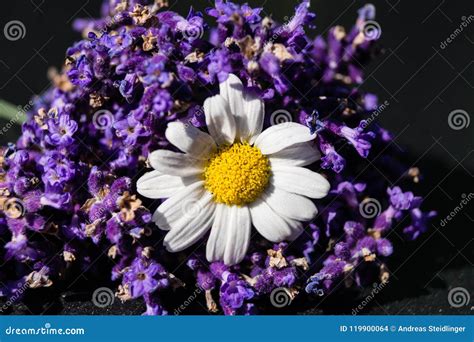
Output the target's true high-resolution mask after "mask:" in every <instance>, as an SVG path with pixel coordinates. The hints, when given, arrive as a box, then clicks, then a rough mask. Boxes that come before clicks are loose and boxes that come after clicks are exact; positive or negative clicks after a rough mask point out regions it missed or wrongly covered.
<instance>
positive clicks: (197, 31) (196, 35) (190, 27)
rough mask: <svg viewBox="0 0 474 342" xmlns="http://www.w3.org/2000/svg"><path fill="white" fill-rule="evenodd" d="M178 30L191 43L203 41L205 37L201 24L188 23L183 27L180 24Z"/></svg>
mask: <svg viewBox="0 0 474 342" xmlns="http://www.w3.org/2000/svg"><path fill="white" fill-rule="evenodd" d="M178 30H179V31H181V33H182V34H183V37H184V38H186V39H187V40H189V41H193V40H196V39H201V38H202V37H203V35H204V28H203V26H202V25H200V23H198V22H196V23H195V24H193V23H192V22H186V23H185V24H184V25H183V26H182V27H181V26H180V25H179V24H178Z"/></svg>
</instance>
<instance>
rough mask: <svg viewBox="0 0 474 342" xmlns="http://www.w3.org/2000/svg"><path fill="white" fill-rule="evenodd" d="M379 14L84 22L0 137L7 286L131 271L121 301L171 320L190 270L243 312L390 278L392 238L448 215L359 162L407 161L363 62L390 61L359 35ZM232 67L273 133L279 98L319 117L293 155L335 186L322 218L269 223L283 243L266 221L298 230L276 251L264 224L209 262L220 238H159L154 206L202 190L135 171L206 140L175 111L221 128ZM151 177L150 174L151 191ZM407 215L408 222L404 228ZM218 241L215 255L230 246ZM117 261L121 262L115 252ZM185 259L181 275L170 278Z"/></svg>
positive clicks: (399, 169)
mask: <svg viewBox="0 0 474 342" xmlns="http://www.w3.org/2000/svg"><path fill="white" fill-rule="evenodd" d="M374 16H375V8H374V7H373V6H372V5H366V6H364V7H363V8H362V9H361V10H359V12H358V16H357V20H356V23H355V25H354V27H353V28H352V29H350V30H347V31H346V30H345V29H343V28H342V27H340V26H338V27H334V28H331V29H330V30H328V33H327V35H326V36H324V37H323V36H318V37H315V38H309V37H308V36H307V35H306V33H305V30H307V29H308V28H311V27H313V26H312V25H313V23H314V22H315V14H314V13H312V12H311V10H310V8H309V1H302V2H301V3H300V4H299V5H298V6H297V8H296V9H295V14H294V15H293V16H291V15H289V16H288V17H291V19H290V20H289V21H288V22H287V23H284V24H281V23H277V22H275V21H274V20H273V19H272V18H270V17H266V16H265V12H264V11H263V10H262V9H261V8H252V7H250V6H249V5H247V4H245V5H239V4H235V3H232V2H228V1H223V0H216V1H215V4H214V6H212V7H211V8H209V9H207V10H206V12H205V13H199V12H196V11H194V10H190V11H189V13H187V14H185V15H181V14H178V13H175V12H173V11H170V10H167V9H166V8H165V5H164V4H162V3H161V2H160V1H158V2H153V1H151V0H130V1H122V2H120V1H105V2H104V6H103V7H102V14H101V18H99V19H89V20H80V21H76V22H75V24H74V27H75V28H76V29H79V30H81V31H83V32H82V33H83V37H85V38H84V39H82V40H80V41H79V42H77V43H75V44H74V45H73V46H72V47H70V48H69V49H68V50H67V52H66V56H67V58H66V62H65V64H64V66H63V69H62V70H61V72H60V73H58V74H57V75H56V76H55V77H53V87H52V88H51V89H49V90H48V91H46V92H45V93H44V94H42V95H41V96H40V97H39V98H38V99H36V100H35V101H34V105H33V107H32V109H31V110H30V111H29V112H28V114H27V120H26V122H25V123H24V124H23V126H22V134H21V136H20V137H19V139H18V141H17V142H16V143H15V144H10V145H8V146H5V147H2V148H0V207H2V209H3V210H2V211H1V212H0V241H2V243H1V248H0V255H2V257H3V259H4V261H5V263H4V265H2V270H1V271H0V284H2V287H1V288H0V296H10V295H11V294H12V293H15V292H16V291H18V288H17V287H18V286H17V284H18V283H19V282H24V281H25V280H27V279H29V280H31V283H32V284H34V287H35V288H36V287H38V288H39V287H46V286H51V285H52V284H55V283H56V282H58V281H59V280H60V279H61V277H62V276H63V275H66V274H69V272H64V270H66V268H67V269H68V270H72V271H71V272H74V271H73V270H77V271H78V272H81V273H82V272H85V273H86V274H89V273H99V272H100V273H104V272H108V273H109V274H110V278H111V280H113V281H116V282H118V283H120V285H119V288H118V296H119V297H120V299H122V300H130V299H132V298H138V297H143V299H144V300H145V304H146V312H145V314H147V315H161V314H166V313H167V312H169V311H170V310H172V309H173V308H167V307H165V305H164V303H165V302H164V301H162V300H161V297H162V293H163V292H164V290H168V289H170V288H175V287H176V286H183V285H182V282H180V281H178V280H177V279H178V277H183V278H184V279H191V278H193V277H194V278H195V280H193V279H191V283H192V282H195V283H197V284H198V286H199V287H200V288H202V289H203V290H204V297H205V300H206V303H207V307H208V309H209V310H210V311H212V312H215V311H220V312H222V313H224V314H229V315H235V314H255V313H256V312H257V310H256V303H257V302H258V303H262V302H264V301H262V299H266V298H268V296H269V294H270V293H271V291H272V290H273V289H275V288H278V287H285V288H287V289H289V290H290V291H291V293H298V292H299V295H298V296H302V297H303V296H305V295H308V293H315V294H317V295H327V294H328V293H330V292H331V291H332V290H334V289H344V288H352V289H358V287H359V286H365V285H366V284H370V283H373V282H374V281H379V280H381V279H382V278H383V279H385V277H386V276H387V274H388V273H387V270H386V267H385V263H386V261H387V260H388V259H390V256H391V255H392V254H395V253H397V252H398V250H397V248H396V247H397V246H396V245H394V244H393V243H392V242H391V234H390V232H392V231H393V230H396V231H397V232H401V233H402V234H400V235H403V236H405V237H406V239H407V240H415V239H417V238H418V237H419V236H420V235H422V234H423V233H424V232H426V231H427V230H428V229H429V226H430V220H431V219H432V218H433V217H434V215H435V212H433V211H427V212H425V211H423V210H422V209H421V205H422V198H421V197H419V196H417V195H415V194H414V193H413V192H411V191H410V189H405V188H404V187H403V188H402V187H401V186H400V185H399V184H395V185H391V184H388V183H387V181H386V178H384V177H380V175H379V173H378V171H377V172H372V171H371V170H370V169H367V170H366V171H365V172H361V170H365V168H366V165H367V163H366V162H364V161H363V160H362V159H363V158H369V159H370V158H371V156H372V152H371V151H372V150H373V149H374V148H376V149H377V151H381V155H380V157H379V158H377V160H375V161H373V162H374V163H379V161H383V165H379V164H377V167H381V168H383V169H389V170H387V173H390V175H389V176H391V177H393V179H399V178H401V175H403V174H404V173H405V172H406V167H405V166H404V165H403V164H402V163H400V162H399V160H401V158H399V154H398V152H397V151H395V150H392V149H390V145H389V143H390V141H391V139H392V138H391V134H390V132H388V131H387V130H386V129H384V128H379V127H375V126H376V125H367V121H365V120H366V119H368V113H369V112H370V111H372V110H374V109H375V108H376V107H377V98H376V96H375V95H373V94H366V93H364V92H363V91H362V90H361V89H360V87H359V85H360V84H362V83H363V81H364V74H363V70H364V68H363V66H361V65H360V61H364V62H366V61H370V60H371V59H372V57H374V56H375V52H376V51H377V49H376V44H377V42H376V40H369V39H367V38H366V37H364V35H363V34H362V32H361V29H362V28H363V27H364V24H365V23H366V22H367V21H368V20H373V19H374ZM211 22H212V23H214V22H215V24H212V25H211V24H210V23H211ZM207 37H209V38H208V39H207ZM230 75H231V76H230ZM234 77H236V78H238V79H239V80H240V81H241V82H242V87H245V89H246V91H247V90H248V91H249V93H248V94H246V95H245V97H246V98H247V99H248V96H255V97H256V98H258V99H260V100H261V101H263V102H264V105H265V106H264V108H265V112H264V113H263V110H262V116H263V119H262V122H263V129H268V128H269V126H270V125H271V122H270V121H271V120H270V116H271V114H272V113H273V112H275V111H277V110H279V109H281V108H285V110H287V111H288V112H289V113H290V115H291V118H292V120H294V121H297V122H299V123H300V124H301V125H305V126H306V127H304V126H301V125H299V126H301V127H302V128H303V129H304V128H307V131H306V130H305V132H304V133H305V135H308V136H310V138H311V139H308V140H307V141H300V142H298V143H297V144H295V145H294V146H292V147H291V148H292V151H296V152H299V153H303V152H304V153H303V154H302V155H299V156H297V157H294V158H292V159H291V162H292V163H293V165H292V166H286V167H290V168H299V167H300V166H307V167H311V168H313V169H315V170H319V171H318V172H320V173H321V179H322V180H324V182H326V181H327V182H329V184H330V187H331V191H330V193H329V194H328V196H327V197H326V198H325V199H323V200H320V201H318V202H316V204H314V203H312V202H311V200H310V199H308V201H309V202H307V203H310V204H308V205H310V206H311V207H313V206H317V209H318V211H319V213H320V215H318V216H317V218H316V219H315V220H314V222H309V223H308V222H305V224H302V223H299V222H298V221H296V220H294V217H293V218H288V217H286V218H283V217H282V218H280V219H281V221H279V223H278V222H274V221H271V220H261V221H259V222H258V223H259V224H260V228H261V230H260V231H261V232H262V234H265V235H266V236H267V238H268V237H272V235H269V234H268V232H271V233H272V234H273V233H274V232H277V233H278V234H275V236H273V237H275V239H273V240H275V241H281V239H280V237H281V236H285V237H286V238H287V239H288V240H290V239H291V240H293V241H292V242H291V243H289V242H282V243H279V244H276V245H272V244H271V243H269V241H268V240H267V239H266V238H265V237H263V236H260V235H255V236H254V237H252V239H250V240H249V242H248V244H245V247H246V249H245V251H244V252H243V253H241V254H239V258H238V261H239V262H238V263H237V264H234V265H232V266H229V265H225V264H224V263H223V261H224V260H218V261H214V262H211V263H209V262H208V261H207V260H206V257H205V255H206V250H205V248H204V247H198V246H204V245H206V244H205V243H199V244H196V248H192V250H190V249H186V248H185V247H186V246H185V245H180V246H179V247H180V248H177V249H179V250H180V252H177V253H170V252H169V251H167V250H166V249H165V248H163V247H162V245H161V243H159V242H160V241H162V240H163V238H164V234H165V233H163V232H160V231H158V230H156V229H154V223H153V222H154V221H156V215H154V214H153V211H154V210H155V209H156V208H157V207H158V206H160V204H161V203H162V202H164V203H166V201H163V200H162V199H164V198H167V197H169V195H170V193H172V192H174V191H177V189H178V190H179V189H180V187H181V186H183V185H184V184H186V185H188V184H187V182H188V181H189V180H188V179H186V177H184V178H180V179H179V180H178V181H177V178H173V177H172V176H170V177H169V179H166V181H164V182H162V184H161V185H162V186H160V188H159V189H157V190H156V189H155V190H156V192H154V196H152V197H153V198H152V199H149V198H148V197H150V196H146V197H145V196H141V195H140V194H139V193H138V191H137V180H138V179H139V178H140V177H142V176H143V175H144V174H145V171H149V170H147V168H148V166H149V165H148V163H147V160H148V159H149V156H150V155H151V154H152V152H153V151H156V150H159V151H161V152H163V151H162V150H166V151H167V152H165V153H168V152H170V151H169V150H171V149H174V147H173V146H172V145H173V144H174V145H176V148H177V149H180V150H183V149H185V150H186V149H192V146H194V145H186V144H187V143H188V142H189V141H188V142H187V140H186V139H184V140H180V141H176V139H173V136H172V134H171V135H170V132H168V133H167V128H168V125H169V124H170V123H171V122H174V123H173V124H172V125H171V126H173V125H174V127H181V128H182V129H183V130H186V131H190V132H194V134H198V133H196V130H197V128H196V127H198V128H199V130H201V133H202V130H204V131H205V130H208V131H209V128H210V127H209V126H212V125H208V124H209V123H206V117H205V113H204V111H203V105H204V102H205V100H206V99H207V98H210V97H213V96H214V95H216V94H219V93H220V91H221V89H219V88H220V86H219V84H220V83H223V84H228V83H224V82H227V81H228V80H229V81H232V79H234ZM234 80H235V79H234ZM309 85H311V87H309ZM303 94H304V96H303ZM253 103H254V104H255V103H257V102H253ZM229 106H232V107H233V109H236V107H238V106H236V104H235V103H232V104H229ZM261 107H263V106H261ZM261 107H259V108H261ZM237 109H238V108H237ZM103 113H106V115H105V116H104V117H98V116H99V114H103ZM309 113H311V114H309ZM99 119H103V120H104V121H100V120H99ZM176 121H179V122H181V124H177V123H176ZM101 122H102V123H105V124H102V125H101V124H100V123H101ZM294 125H296V123H294ZM299 126H298V127H299ZM274 127H276V126H273V129H275V128H274ZM193 128H196V130H193ZM198 132H199V131H198ZM239 138H242V137H239ZM243 138H245V137H243ZM244 140H245V139H244ZM346 145H349V146H348V148H346ZM272 147H274V146H273V144H272ZM354 151H355V152H356V153H354ZM161 152H159V153H161ZM296 152H295V153H296ZM173 153H174V152H173ZM277 153H278V152H277ZM286 157H287V156H286ZM319 157H321V158H320V159H319ZM277 159H278V158H275V160H276V161H275V162H278V160H277ZM280 159H281V156H280ZM272 163H273V162H272ZM303 164H305V165H303ZM387 165H390V167H389V168H387V167H386V166H387ZM186 166H189V165H186ZM178 171H179V168H178ZM181 171H182V170H181ZM307 171H308V170H307ZM153 172H154V173H153ZM308 172H311V171H308ZM152 173H153V175H154V176H159V177H163V176H166V175H162V174H161V172H160V171H152ZM149 177H150V178H147V176H145V178H141V179H142V180H143V179H144V180H143V181H142V182H140V186H139V188H140V191H141V192H142V193H144V194H145V193H147V189H148V188H147V184H148V183H149V182H148V183H147V181H150V179H151V176H149ZM418 179H421V177H418ZM295 184H296V185H298V184H297V183H295ZM148 185H149V184H148ZM148 190H149V189H148ZM300 190H301V191H303V190H304V189H300ZM147 194H149V192H148V193H147ZM366 198H374V199H376V200H377V201H378V202H379V203H380V205H381V212H380V213H379V214H378V215H377V216H376V217H373V218H367V217H363V216H361V214H360V212H359V206H360V204H361V203H362V201H364V200H365V199H366ZM188 202H192V203H194V202H193V198H191V197H189V196H188V197H186V196H185V197H183V199H182V201H180V203H174V204H172V205H165V208H166V207H167V206H168V210H169V213H170V216H172V217H176V218H177V219H179V218H180V210H181V207H182V206H183V205H184V204H186V203H188ZM168 203H169V202H168ZM273 204H274V205H275V203H273ZM161 205H163V204H161ZM270 210H272V209H270ZM292 214H294V213H292ZM298 218H301V221H306V219H307V217H298ZM405 218H408V220H407V224H406V225H405V226H401V227H399V223H400V222H405V221H404V219H405ZM180 222H181V221H180ZM224 224H225V222H224ZM285 225H286V226H288V227H289V228H291V229H287V230H285V229H284V228H283V226H285ZM305 227H306V228H305ZM238 228H242V227H238ZM248 228H249V229H250V226H248ZM278 229H281V230H278ZM178 231H179V230H178ZM216 231H218V230H216ZM290 233H291V234H290ZM216 236H217V234H216V233H215V234H214V236H213V238H214V239H215V240H216V241H218V240H219V239H218V236H217V237H216ZM194 237H195V240H196V241H199V242H207V240H208V239H209V238H210V237H209V235H206V234H205V232H202V234H197V235H195V236H194ZM270 240H272V239H270ZM285 240H286V239H285ZM216 245H217V246H218V247H221V246H220V245H219V244H216ZM181 247H182V248H181ZM218 251H222V249H215V250H213V251H212V250H211V251H210V252H209V254H210V255H212V256H214V257H216V255H219V253H218ZM211 252H212V253H211ZM221 254H222V253H221ZM104 255H107V256H108V258H110V259H111V260H112V262H104V260H103V258H99V256H104ZM225 255H227V256H228V255H229V254H228V253H227V254H225V253H224V256H225ZM216 259H219V258H218V257H216ZM177 260H179V263H180V264H183V266H182V267H177V266H178V264H177ZM232 260H233V261H235V260H234V259H232ZM181 261H186V262H185V263H183V262H181ZM111 264H113V265H114V266H110V265H111ZM185 264H186V265H187V267H186V266H185ZM230 264H231V263H230ZM71 266H75V267H71ZM175 269H176V272H173V273H176V275H175V274H170V273H169V270H175ZM300 270H303V271H304V272H300ZM310 274H312V276H310ZM73 276H77V275H73ZM186 282H188V281H187V280H186ZM179 284H181V285H179ZM302 288H305V289H306V291H299V289H302ZM28 291H35V290H34V289H33V287H31V289H29V290H28ZM166 293H168V291H167V292H166ZM260 307H261V305H259V309H260ZM262 309H264V310H265V308H262Z"/></svg>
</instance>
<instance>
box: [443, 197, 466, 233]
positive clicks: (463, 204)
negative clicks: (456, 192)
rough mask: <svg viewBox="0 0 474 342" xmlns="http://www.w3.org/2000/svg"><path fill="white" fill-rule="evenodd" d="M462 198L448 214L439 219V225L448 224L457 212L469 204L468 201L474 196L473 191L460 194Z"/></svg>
mask: <svg viewBox="0 0 474 342" xmlns="http://www.w3.org/2000/svg"><path fill="white" fill-rule="evenodd" d="M461 198H462V200H461V201H460V202H459V204H458V205H457V206H456V207H454V209H453V210H451V211H450V212H449V214H448V215H447V216H446V217H445V218H443V219H442V220H441V221H440V223H439V224H440V226H441V227H444V226H446V225H447V224H448V222H449V221H451V220H452V219H453V218H454V217H455V216H456V215H457V214H459V213H460V212H461V211H462V210H463V209H464V208H466V206H467V205H468V204H469V202H470V201H471V200H472V199H473V198H474V193H473V192H470V193H469V194H467V195H466V194H462V195H461Z"/></svg>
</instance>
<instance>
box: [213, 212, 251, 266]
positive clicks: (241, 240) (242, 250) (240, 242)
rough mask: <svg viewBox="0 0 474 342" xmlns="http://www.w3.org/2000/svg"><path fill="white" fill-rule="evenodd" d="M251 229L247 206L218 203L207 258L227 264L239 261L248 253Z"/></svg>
mask: <svg viewBox="0 0 474 342" xmlns="http://www.w3.org/2000/svg"><path fill="white" fill-rule="evenodd" d="M250 231H251V220H250V212H249V209H248V208H247V207H238V206H232V207H229V206H226V205H223V204H218V205H217V207H216V212H215V218H214V223H213V225H212V229H211V234H210V235H209V239H208V240H207V247H206V257H207V259H208V260H209V261H217V260H223V261H224V263H225V264H226V265H235V264H237V263H239V262H240V261H242V259H243V258H244V257H245V254H246V253H247V249H248V246H249V243H250Z"/></svg>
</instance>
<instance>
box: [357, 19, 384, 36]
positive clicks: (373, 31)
mask: <svg viewBox="0 0 474 342" xmlns="http://www.w3.org/2000/svg"><path fill="white" fill-rule="evenodd" d="M360 32H362V34H363V35H364V37H365V39H367V40H376V39H379V38H380V36H381V35H382V28H381V27H380V24H379V23H378V22H376V21H375V20H367V21H366V22H365V23H364V25H363V26H362V27H361V29H360Z"/></svg>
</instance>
